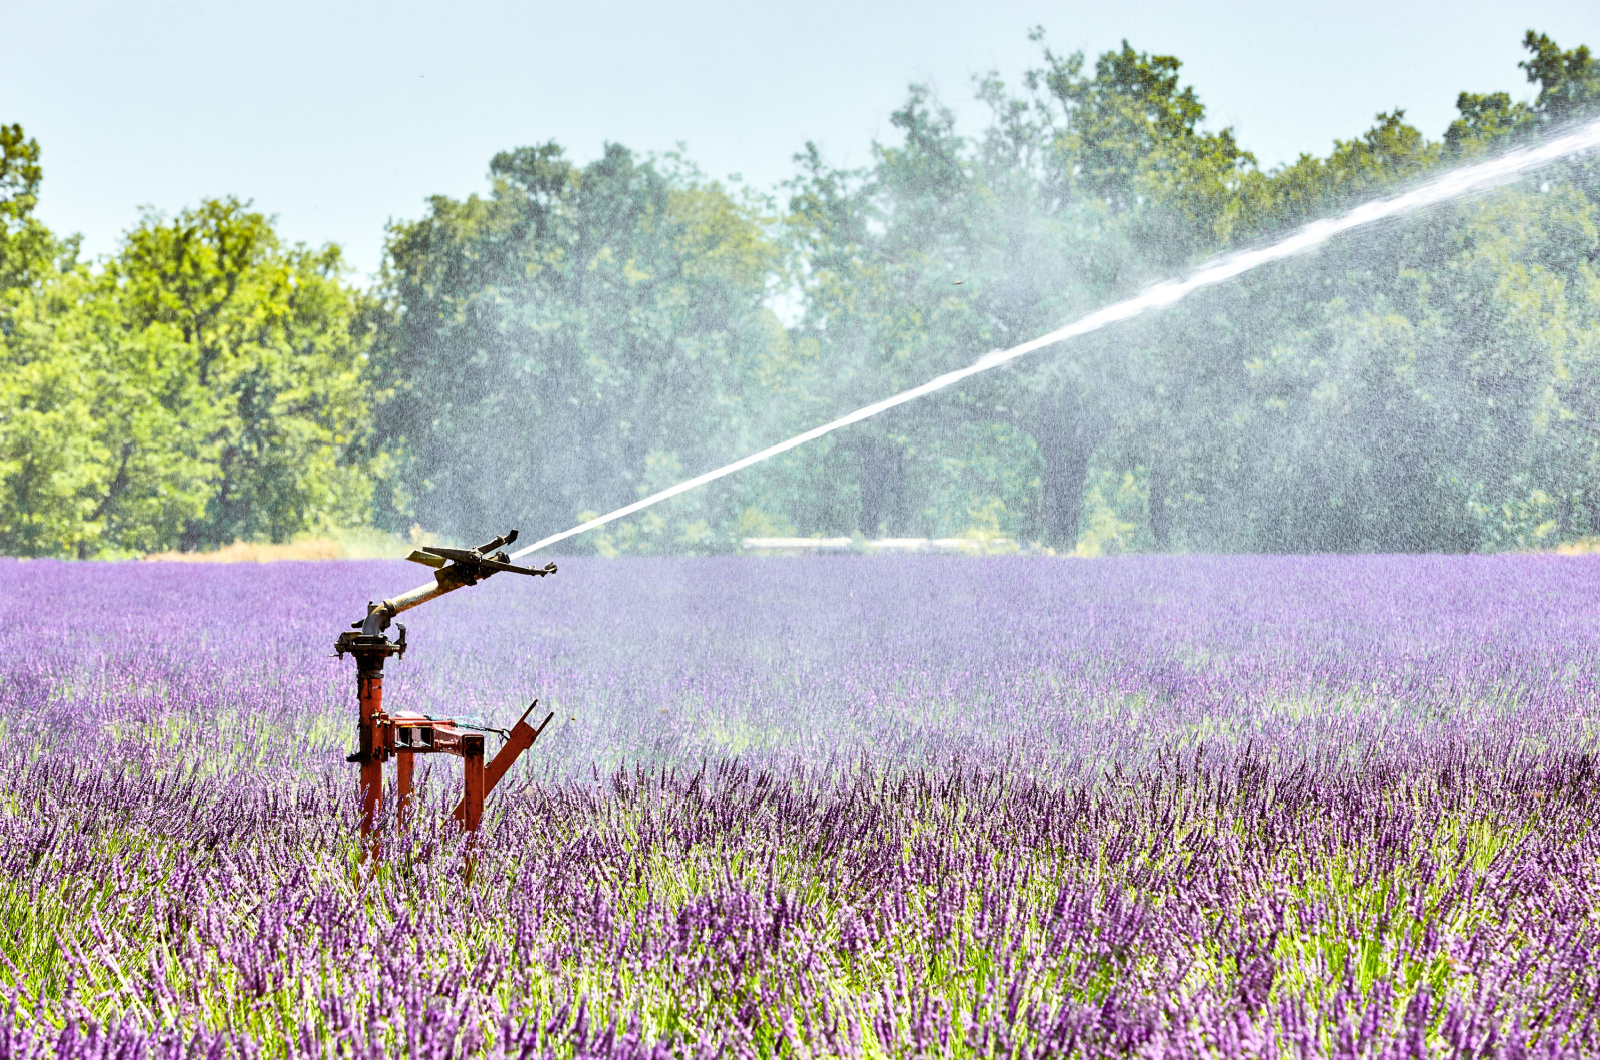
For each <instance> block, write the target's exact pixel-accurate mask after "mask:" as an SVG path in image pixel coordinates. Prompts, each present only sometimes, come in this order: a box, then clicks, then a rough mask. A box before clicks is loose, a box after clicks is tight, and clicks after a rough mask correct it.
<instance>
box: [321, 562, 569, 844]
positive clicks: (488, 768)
mask: <svg viewBox="0 0 1600 1060" xmlns="http://www.w3.org/2000/svg"><path fill="white" fill-rule="evenodd" d="M516 538H517V532H516V531H515V530H513V531H511V532H510V533H509V534H506V535H505V536H503V537H497V538H495V539H494V540H493V541H491V542H489V543H488V544H487V545H482V546H480V547H479V548H475V549H453V548H424V549H418V550H417V551H415V552H413V553H412V554H411V555H410V556H408V557H406V558H407V559H411V560H415V561H416V562H418V563H421V564H423V565H425V566H429V567H433V568H435V570H436V573H435V574H434V580H433V583H432V584H429V585H422V586H418V587H417V588H415V589H413V590H411V591H410V592H408V593H404V594H402V595H400V596H397V597H395V598H394V599H392V600H385V601H384V602H383V603H382V604H378V605H374V604H371V603H369V604H367V617H366V618H365V619H363V620H362V621H360V622H357V623H355V626H354V627H353V628H354V629H355V630H359V632H345V633H342V634H340V636H339V640H338V642H337V643H335V644H334V651H335V652H336V653H337V654H338V655H339V656H340V657H343V656H344V655H345V653H346V652H348V653H349V654H351V655H354V656H355V659H356V701H357V706H358V735H359V738H360V743H359V748H358V750H357V751H356V752H355V753H354V754H352V755H350V756H349V758H348V760H349V761H351V762H356V763H359V764H360V766H361V778H360V782H359V783H360V792H361V834H362V836H363V837H367V836H371V835H372V833H373V832H374V831H375V830H376V828H377V819H378V813H379V811H380V810H381V809H382V808H383V763H384V762H386V761H388V760H389V759H390V758H393V759H394V760H395V818H396V821H397V823H398V825H399V826H400V827H402V828H404V827H405V825H406V820H407V818H408V817H409V816H410V811H411V792H412V772H413V769H414V767H415V756H417V755H419V754H453V755H459V756H460V757H461V760H462V764H463V767H464V773H465V791H464V793H463V795H462V799H461V802H460V804H459V805H457V806H456V809H455V815H454V816H455V819H456V821H457V822H459V823H460V825H461V827H462V829H463V830H465V831H468V832H476V831H477V830H478V829H479V827H480V826H481V825H482V824H483V800H484V799H485V798H487V797H488V795H489V793H490V792H492V791H494V789H495V786H496V785H497V784H499V783H500V780H501V778H502V777H504V776H505V774H506V771H507V770H509V769H510V768H511V766H512V764H513V763H514V762H516V760H517V758H518V757H519V756H520V755H521V754H522V752H524V751H526V750H527V749H528V748H530V747H532V746H533V744H534V741H535V740H537V739H538V738H539V734H540V733H542V732H543V731H544V730H545V727H546V726H548V725H549V724H550V720H551V719H552V718H554V717H555V714H554V713H553V712H552V713H550V714H547V715H546V716H545V719H544V721H542V722H540V723H539V727H538V728H534V727H533V726H531V725H529V724H528V715H529V714H530V713H532V712H533V708H534V707H535V706H537V705H538V703H539V701H538V700H534V701H533V703H531V704H529V706H528V709H527V710H526V711H524V712H523V714H522V717H521V718H520V719H518V721H517V724H516V725H515V726H513V727H512V728H511V729H510V731H505V730H500V729H486V728H485V727H484V726H482V725H476V724H471V723H469V722H466V721H463V720H459V719H456V718H447V717H437V716H432V715H427V714H417V713H413V712H410V711H397V712H395V713H390V712H388V711H386V710H385V709H384V706H383V663H384V660H385V659H387V658H388V657H389V656H391V655H394V656H404V655H405V652H406V627H405V626H399V627H398V628H399V630H400V638H399V639H398V640H392V641H391V640H390V639H389V638H388V637H386V636H384V631H385V630H387V629H388V628H389V620H390V619H391V618H393V617H394V616H395V615H397V614H399V613H400V612H402V611H405V610H408V609H409V608H412V607H416V606H417V605H418V604H421V603H425V602H427V601H428V600H432V599H434V598H436V597H439V596H442V595H444V594H445V593H448V592H453V591H455V590H456V589H459V588H462V587H463V586H468V585H476V584H477V583H478V582H480V581H482V580H483V579H485V578H487V577H489V576H490V575H492V574H496V573H500V572H507V573H514V574H527V575H534V576H537V577H543V576H545V575H549V574H554V573H555V571H556V565H555V564H554V563H549V564H546V565H545V566H544V567H518V566H515V565H513V564H512V563H511V562H510V560H509V559H508V558H507V556H506V554H505V553H504V552H498V553H494V554H493V555H486V553H491V552H493V550H495V549H497V548H500V547H501V546H502V545H508V544H510V543H511V542H513V541H515V540H516ZM485 731H489V732H499V733H501V734H502V735H503V736H504V737H505V744H504V745H503V746H502V747H501V748H500V751H499V753H497V754H496V755H495V756H494V759H493V760H492V761H490V762H488V763H487V764H485V762H484V737H483V734H484V732H485ZM372 849H373V852H374V853H376V852H377V847H376V845H375V844H374V846H373V848H372Z"/></svg>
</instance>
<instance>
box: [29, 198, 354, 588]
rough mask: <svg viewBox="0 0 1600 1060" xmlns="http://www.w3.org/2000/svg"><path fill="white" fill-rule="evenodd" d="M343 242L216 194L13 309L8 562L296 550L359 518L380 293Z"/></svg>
mask: <svg viewBox="0 0 1600 1060" xmlns="http://www.w3.org/2000/svg"><path fill="white" fill-rule="evenodd" d="M342 273H343V266H342V264H341V261H340V258H339V253H338V250H337V249H336V248H332V247H327V248H324V249H322V250H320V251H312V250H308V249H307V248H305V247H301V246H296V247H284V246H283V245H282V244H281V243H280V242H279V240H278V239H277V237H276V235H275V234H274V233H273V231H272V227H271V224H270V222H269V221H268V220H267V219H266V218H265V217H263V216H262V215H260V214H257V213H252V212H251V211H249V210H248V208H247V207H246V206H245V205H244V204H242V203H240V202H238V201H236V200H232V199H227V200H215V201H209V202H206V203H204V204H202V205H201V206H200V207H198V208H196V209H194V210H188V211H185V212H184V213H182V214H180V215H178V216H177V217H176V218H174V219H172V220H171V221H168V220H164V219H162V218H160V217H157V216H153V215H152V216H146V217H145V218H144V219H143V220H142V222H141V223H140V224H139V226H138V227H136V228H135V229H133V230H132V231H131V232H130V233H129V234H128V235H127V237H126V239H125V241H124V245H123V248H122V251H121V252H120V253H119V254H118V255H117V256H116V257H115V258H113V259H111V260H110V261H108V262H106V263H105V266H104V268H103V269H101V270H100V271H99V272H98V273H96V272H93V271H91V270H90V269H88V268H87V267H86V266H82V265H73V266H72V267H70V268H66V269H63V270H59V271H57V272H56V273H54V274H53V275H50V276H48V277H46V278H43V279H40V280H39V281H38V282H37V283H35V284H34V285H33V286H32V287H31V288H28V289H26V290H24V291H23V292H22V293H21V294H20V295H18V296H17V297H15V298H13V299H12V303H11V311H10V313H9V315H8V317H7V321H8V331H7V333H6V334H5V335H4V338H3V343H4V344H3V346H0V354H3V360H0V550H4V551H5V552H8V553H10V554H17V555H73V556H78V557H87V556H93V555H101V554H117V553H125V552H142V551H150V550H158V549H168V548H173V547H178V546H181V547H184V548H190V549H193V548H200V547H206V546H215V545H220V544H224V543H227V542H229V541H232V540H235V539H240V538H245V539H259V538H268V539H271V540H284V539H286V538H287V537H289V536H291V535H293V534H294V533H296V532H298V531H301V530H304V529H310V528H313V527H316V526H319V525H325V524H327V523H342V524H345V525H350V524H354V523H361V522H364V521H365V520H366V517H367V515H368V498H369V495H370V481H369V475H368V468H367V466H366V461H365V459H364V456H365V454H364V451H363V450H362V449H361V447H360V445H359V444H357V443H358V442H359V441H360V435H361V433H362V432H363V431H364V429H365V419H366V415H367V411H366V410H367V392H366V383H365V378H364V375H363V366H364V358H365V353H364V351H365V348H366V346H367V345H368V344H369V341H370V340H369V338H368V332H369V331H370V321H369V320H368V315H369V314H370V311H371V307H370V305H369V300H368V299H367V298H366V297H365V296H363V295H362V294H361V293H360V292H358V291H356V290H354V289H352V288H350V287H349V286H347V285H346V284H344V283H343V281H342V278H341V277H342Z"/></svg>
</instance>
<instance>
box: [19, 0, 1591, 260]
mask: <svg viewBox="0 0 1600 1060" xmlns="http://www.w3.org/2000/svg"><path fill="white" fill-rule="evenodd" d="M0 4H3V8H0V27H3V29H4V35H5V37H6V38H7V40H6V44H5V47H4V57H5V58H4V62H0V122H7V123H10V122H14V121H20V122H22V123H23V125H24V126H25V127H26V129H27V131H28V132H29V133H30V134H32V135H34V136H36V137H38V139H39V141H40V143H41V145H42V146H43V148H44V162H45V186H44V196H43V201H42V204H41V207H40V213H41V215H42V216H43V218H44V219H45V220H46V221H47V222H48V223H49V224H50V225H51V226H52V227H54V228H56V229H58V230H60V231H67V232H71V231H76V232H82V233H83V234H84V236H85V248H86V249H87V250H88V251H89V252H91V253H94V254H101V253H107V252H109V251H111V250H113V249H114V248H115V246H116V244H117V240H118V238H119V236H120V234H121V233H122V232H123V231H124V230H126V229H127V228H128V227H129V226H130V225H132V224H133V222H134V220H135V218H136V217H137V212H138V208H139V207H140V206H142V205H149V206H154V207H155V208H157V209H159V210H162V211H165V212H168V213H171V212H173V211H175V210H177V209H180V208H182V207H183V206H185V205H191V204H193V203H195V202H196V201H198V200H199V199H200V198H202V197H205V196H210V195H222V194H229V193H231V194H237V195H239V196H241V197H246V198H250V199H253V200H254V201H255V203H256V205H257V207H259V208H260V209H263V210H265V211H267V212H268V213H272V214H275V215H277V217H278V219H279V224H280V229H281V231H282V232H283V233H284V234H285V235H286V236H288V237H289V238H291V239H295V240H305V241H307V242H312V243H321V242H324V241H328V240H332V241H336V242H338V243H341V244H343V245H344V247H345V248H346V250H347V252H348V254H349V256H350V258H351V260H352V261H353V262H354V263H355V264H356V265H357V266H358V267H359V268H361V269H362V270H371V269H374V268H376V267H377V264H378V262H379V260H380V257H381V254H382V244H383V226H384V224H385V222H386V221H388V220H389V219H391V218H410V217H416V216H418V215H419V214H421V212H422V211H423V209H424V200H425V198H426V197H427V196H428V195H430V194H436V193H446V194H450V195H455V196H462V195H465V194H467V193H469V192H472V191H474V190H479V189H481V188H482V187H483V186H484V181H483V174H484V172H485V170H486V168H487V164H488V160H489V158H490V156H491V155H493V154H494V153H495V152H496V151H499V150H502V149H505V148H508V147H514V146H519V145H524V144H532V143H541V142H544V141H546V140H549V139H552V138H553V139H555V140H557V141H559V142H561V143H562V144H564V145H566V146H567V148H568V150H569V153H570V155H571V156H572V157H573V158H575V159H576V160H578V161H584V160H587V159H589V158H592V157H593V156H594V155H595V154H596V153H597V152H598V151H599V149H600V145H601V144H602V143H603V142H605V141H607V140H613V141H617V142H620V143H623V144H627V145H628V146H630V147H633V148H636V149H640V150H670V149H672V148H673V147H674V146H675V144H677V143H678V142H680V141H682V142H683V143H684V144H686V146H687V150H688V154H689V155H690V157H691V158H693V159H695V160H696V161H697V162H698V163H699V164H700V165H701V167H702V168H703V169H705V170H706V171H707V172H709V173H711V174H713V175H716V176H723V175H727V174H730V173H742V174H743V175H744V177H745V178H747V179H748V180H750V181H752V182H753V183H756V184H758V185H761V186H763V187H770V186H771V185H773V184H775V183H776V182H777V181H779V180H781V179H783V178H784V177H785V176H787V175H788V174H789V172H790V159H791V156H792V155H793V154H794V153H795V152H796V151H797V150H799V149H800V148H801V146H802V145H803V144H804V143H805V141H806V140H808V139H812V140H816V141H818V142H819V143H820V144H821V145H822V147H823V149H824V151H825V152H826V153H827V154H828V155H829V156H830V157H831V158H832V159H833V160H835V161H838V162H845V163H860V162H863V161H865V160H866V159H867V158H868V157H869V144H870V143H871V141H872V139H873V138H874V137H887V136H888V135H889V134H890V133H891V132H892V131H893V130H892V129H891V128H890V126H889V123H888V116H889V113H890V111H892V110H893V109H894V108H895V107H896V106H897V105H898V103H899V102H900V101H901V100H902V99H903V97H904V93H905V88H906V86H907V85H908V84H909V83H911V82H913V81H921V82H925V83H929V84H932V85H933V86H934V87H935V88H936V89H937V91H938V92H939V94H940V96H941V98H942V99H943V100H944V101H945V102H946V103H948V104H951V105H954V106H956V108H957V109H958V111H961V112H963V113H964V114H966V115H970V116H971V119H970V120H971V121H972V122H974V123H975V122H976V121H977V120H978V118H979V113H978V109H977V108H976V107H974V106H972V105H971V104H970V102H969V101H970V99H971V77H972V75H973V74H975V73H978V72H981V71H984V70H989V69H997V70H999V71H1000V72H1001V73H1002V74H1003V75H1005V76H1007V77H1009V78H1013V79H1014V78H1015V77H1016V76H1017V75H1018V74H1019V73H1020V72H1021V71H1022V70H1024V69H1026V68H1027V67H1028V66H1030V65H1034V64H1036V63H1037V60H1038V48H1037V46H1036V45H1033V44H1031V43H1030V42H1029V41H1028V39H1027V31H1028V28H1029V27H1030V26H1033V25H1043V26H1044V27H1045V29H1046V31H1047V34H1048V40H1049V42H1050V44H1051V45H1052V46H1053V47H1054V48H1056V49H1057V50H1058V51H1071V50H1075V49H1082V50H1084V51H1085V52H1087V53H1088V54H1089V55H1090V56H1091V57H1092V56H1093V55H1094V54H1095V53H1097V52H1100V51H1104V50H1106V49H1108V48H1112V47H1115V46H1117V44H1118V43H1119V41H1120V40H1121V39H1122V38H1123V37H1126V38H1128V40H1129V41H1130V42H1131V43H1132V44H1133V45H1134V46H1135V47H1136V48H1139V49H1141V50H1146V51H1152V52H1159V53H1167V54H1175V55H1177V56H1178V57H1179V58H1181V59H1182V60H1183V62H1184V68H1183V76H1184V79H1185V80H1186V81H1187V82H1189V83H1192V84H1193V85H1194V86H1195V87H1196V88H1197V90H1198V91H1199V93H1200V96H1201V99H1202V100H1203V101H1204V102H1205V103H1206V105H1207V107H1208V108H1209V112H1210V113H1209V121H1208V125H1209V126H1210V127H1212V128H1217V127H1221V126H1224V125H1231V126H1233V127H1234V129H1235V130H1236V132H1237V133H1238V135H1239V138H1240V140H1241V141H1242V142H1243V144H1244V146H1245V147H1247V148H1249V149H1250V150H1252V151H1254V152H1255V153H1256V154H1257V156H1258V157H1259V158H1260V159H1261V161H1262V162H1263V164H1267V165H1270V164H1275V163H1279V162H1282V161H1285V160H1289V159H1292V158H1293V157H1294V156H1295V155H1297V154H1299V153H1300V152H1303V151H1310V152H1317V153H1321V152H1325V151H1326V150H1327V149H1328V147H1329V145H1330V144H1331V142H1332V141H1333V140H1334V138H1335V137H1349V136H1353V135H1356V134H1358V133H1360V132H1361V131H1362V130H1363V129H1365V128H1366V127H1367V126H1368V124H1369V123H1370V121H1371V119H1372V116H1373V115H1374V114H1375V113H1376V112H1377V111H1379V110H1386V109H1389V108H1392V107H1404V108H1405V109H1406V111H1407V113H1408V115H1409V117H1410V118H1411V119H1412V120H1414V121H1415V122H1416V123H1417V124H1418V125H1420V126H1421V127H1422V129H1423V130H1424V131H1426V132H1427V133H1428V134H1429V135H1432V136H1437V135H1438V134H1440V133H1441V132H1442V131H1443V130H1444V127H1445V126H1446V125H1447V124H1448V123H1449V120H1450V117H1451V115H1452V113H1453V108H1454V102H1455V97H1456V94H1457V93H1458V92H1460V91H1461V90H1463V89H1471V90H1474V91H1494V90H1507V91H1510V92H1512V93H1513V95H1515V96H1517V97H1519V98H1527V97H1529V96H1530V94H1531V93H1530V91H1529V87H1530V86H1528V85H1527V84H1526V82H1525V81H1524V79H1523V75H1522V71H1520V70H1518V69H1517V66H1516V64H1517V61H1518V59H1520V58H1522V55H1523V53H1522V50H1521V47H1520V41H1521V38H1522V34H1523V32H1524V31H1525V30H1527V29H1529V28H1535V29H1538V30H1541V31H1543V32H1547V33H1550V34H1551V35H1552V36H1554V37H1555V38H1556V39H1557V40H1558V41H1560V42H1561V44H1562V45H1563V46H1564V47H1573V46H1576V45H1577V44H1580V43H1587V44H1589V45H1590V46H1591V47H1595V48H1600V2H1597V0H1581V2H1580V0H1523V2H1520V3H1514V4H1513V3H1497V4H1486V3H1482V2H1480V0H1458V2H1454V3H1406V2H1404V0H1400V2H1395V0H1387V2H1376V0H1359V2H1348V3H1341V2H1338V0H1328V2H1324V3H1318V4H1304V3H1301V4H1296V3H1292V2H1291V3H1284V2H1281V0H1280V2H1278V3H1266V2H1263V0H1211V2H1208V3H1204V4H1201V3H1194V2H1192V0H1189V2H1177V0H1165V2H1140V0H1127V2H1121V3H1105V2H1103V0H1101V2H1093V3H1090V2H1081V0H1072V2H1056V3H1035V2H1025V0H986V2H969V3H956V2H950V0H920V2H912V0H893V2H884V3H872V2H870V0H868V2H861V0H855V2H839V0H810V2H806V3H784V4H777V3H768V4H761V3H751V2H746V3H737V4H736V3H712V2H698V3H697V2H692V0H691V2H680V3H677V4H665V3H661V2H659V0H656V2H649V3H641V2H615V3H605V2H590V3H566V4H542V3H528V4H504V3H501V4H490V3H471V2H465V3H451V4H445V3H411V2H403V0H397V2H390V3H343V2H340V0H320V2H316V3H310V2H303V0H279V2H276V3H273V4H255V5H248V6H247V5H243V4H238V3H230V4H224V3H200V2H195V0H180V2H154V0H151V2H145V3H134V4H129V3H111V2H108V0H83V2H74V0H52V2H49V3H41V2H38V0H0Z"/></svg>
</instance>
